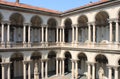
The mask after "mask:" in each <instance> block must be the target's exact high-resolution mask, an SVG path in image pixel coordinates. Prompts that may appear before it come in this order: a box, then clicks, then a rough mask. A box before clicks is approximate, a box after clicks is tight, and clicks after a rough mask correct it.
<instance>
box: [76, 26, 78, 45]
mask: <svg viewBox="0 0 120 79" xmlns="http://www.w3.org/2000/svg"><path fill="white" fill-rule="evenodd" d="M77 43H78V27H77V26H76V44H77Z"/></svg>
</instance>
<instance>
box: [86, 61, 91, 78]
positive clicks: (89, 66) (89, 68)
mask: <svg viewBox="0 0 120 79" xmlns="http://www.w3.org/2000/svg"><path fill="white" fill-rule="evenodd" d="M87 75H88V78H87V79H91V65H90V63H88V74H87Z"/></svg>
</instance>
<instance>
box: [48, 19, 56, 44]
mask: <svg viewBox="0 0 120 79" xmlns="http://www.w3.org/2000/svg"><path fill="white" fill-rule="evenodd" d="M47 24H48V42H51V43H52V42H56V28H57V21H56V19H54V18H50V19H49V20H48V22H47Z"/></svg>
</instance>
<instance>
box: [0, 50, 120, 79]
mask: <svg viewBox="0 0 120 79" xmlns="http://www.w3.org/2000/svg"><path fill="white" fill-rule="evenodd" d="M75 52H76V53H75ZM111 55H112V54H111V53H103V54H102V53H95V52H92V53H91V52H81V51H71V50H70V51H68V50H67V51H65V50H61V51H60V50H59V51H44V52H43V53H41V52H40V51H34V52H33V51H27V53H26V52H24V53H20V52H16V53H13V52H12V53H11V52H4V53H1V58H0V62H1V65H0V78H1V79H17V78H20V79H21V78H22V79H34V78H35V74H36V72H37V74H38V75H39V78H40V79H46V78H50V77H51V76H56V77H60V76H61V77H62V76H63V77H64V76H65V75H68V74H71V77H70V78H71V79H81V78H82V77H83V76H85V77H86V78H87V79H101V78H102V79H120V77H119V74H120V68H119V65H120V60H119V57H120V56H119V54H114V55H112V56H111ZM110 56H111V57H110ZM112 58H114V59H112ZM117 60H118V61H117ZM112 62H113V63H112ZM115 62H116V63H115ZM36 69H37V70H36Z"/></svg>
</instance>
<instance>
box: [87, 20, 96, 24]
mask: <svg viewBox="0 0 120 79" xmlns="http://www.w3.org/2000/svg"><path fill="white" fill-rule="evenodd" d="M87 24H88V25H95V21H93V22H87Z"/></svg>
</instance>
